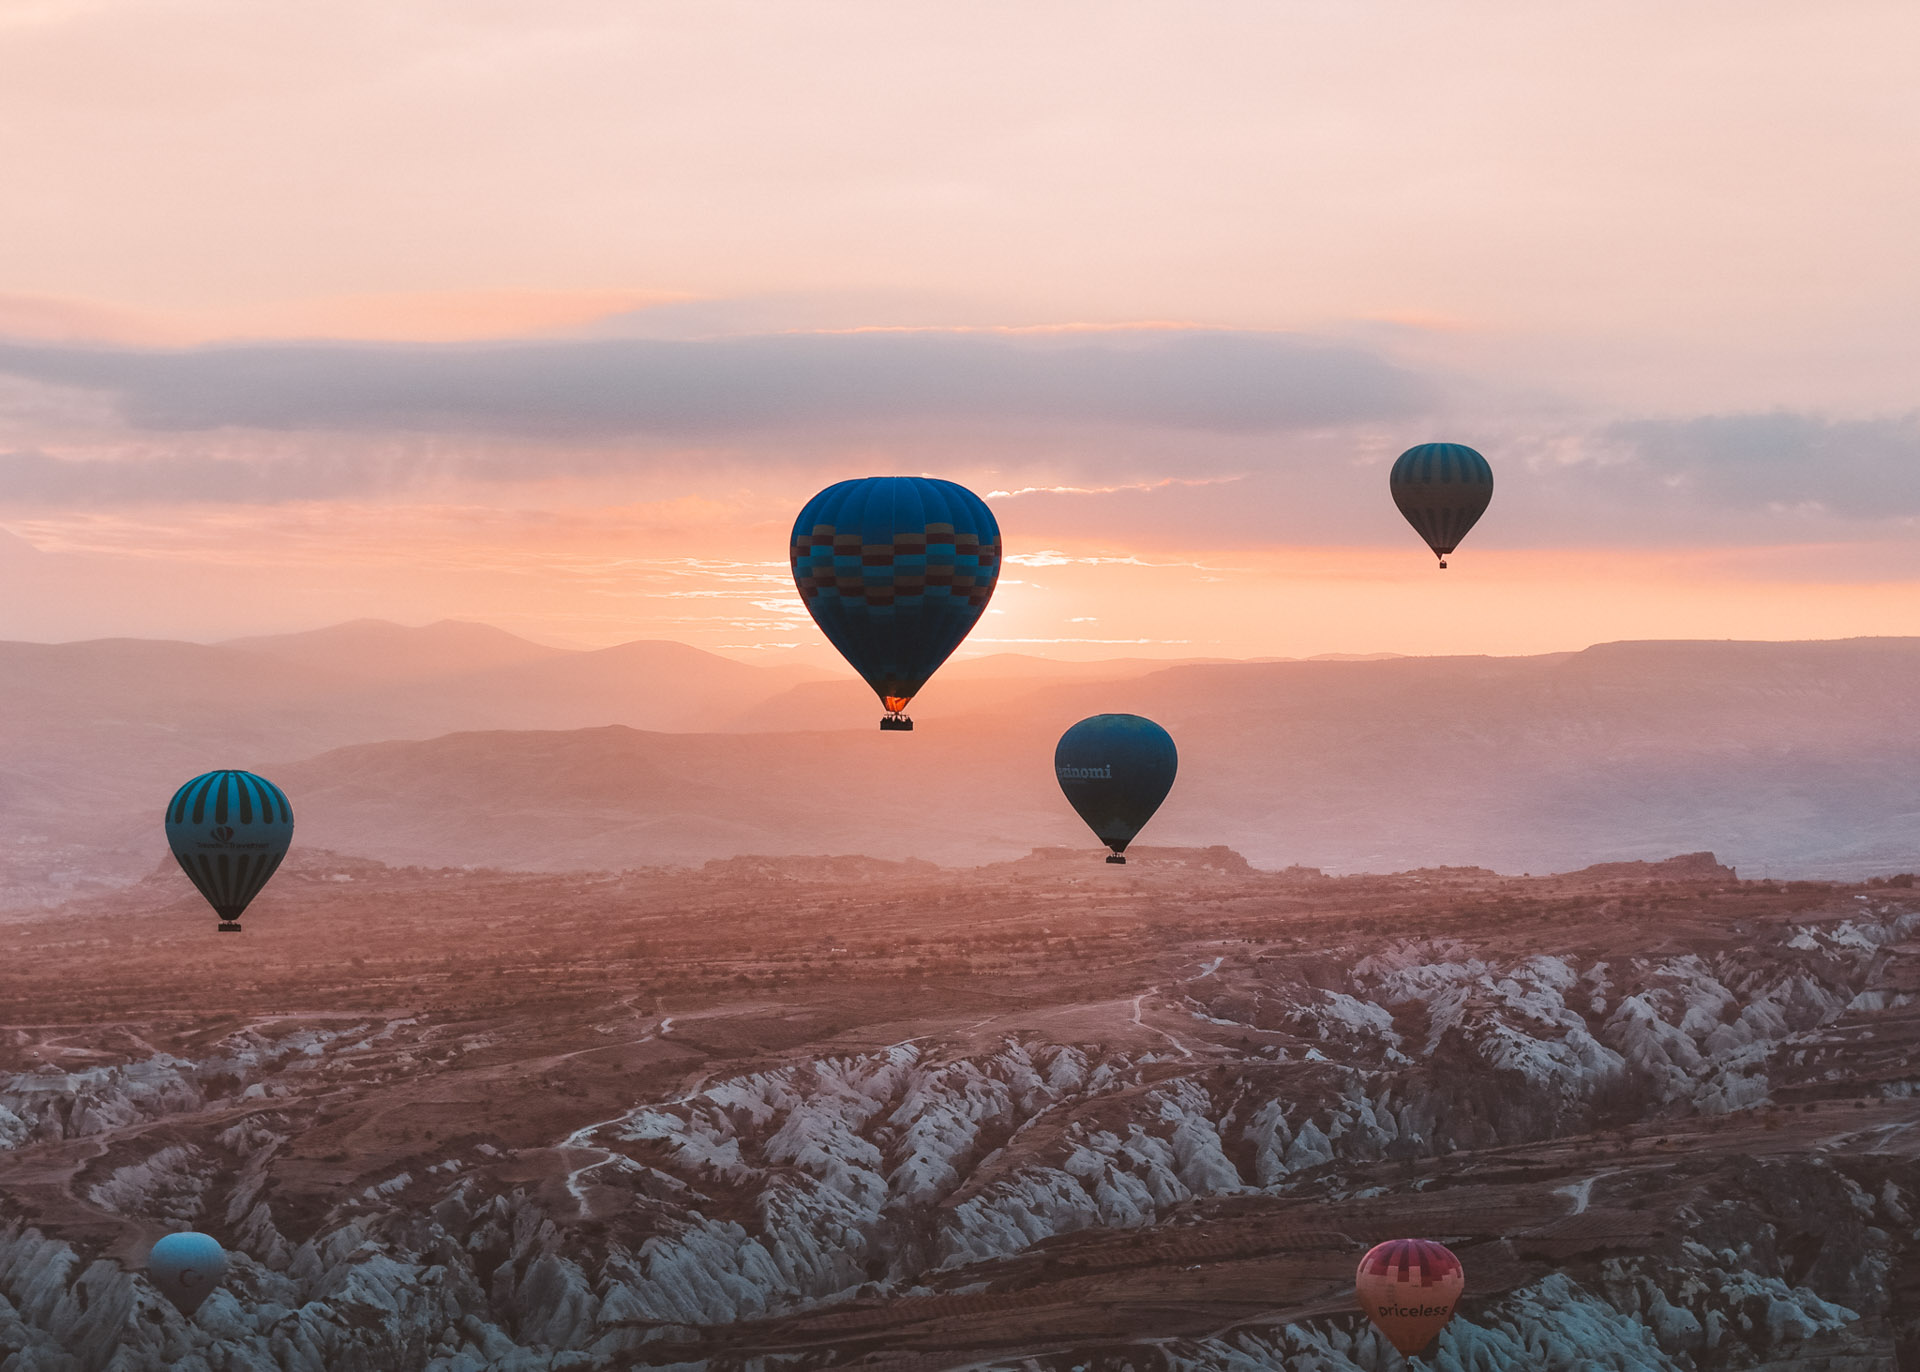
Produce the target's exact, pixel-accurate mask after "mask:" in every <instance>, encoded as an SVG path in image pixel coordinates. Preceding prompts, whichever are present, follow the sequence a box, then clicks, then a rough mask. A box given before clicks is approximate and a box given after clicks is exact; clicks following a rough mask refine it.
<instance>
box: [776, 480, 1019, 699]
mask: <svg viewBox="0 0 1920 1372" xmlns="http://www.w3.org/2000/svg"><path fill="white" fill-rule="evenodd" d="M791 553H792V559H793V581H794V584H795V585H796V586H798V587H799V588H800V598H801V599H802V600H804V601H805V602H806V606H807V612H808V613H809V614H811V615H812V616H813V621H814V623H816V624H818V625H819V626H820V631H821V632H822V633H824V634H825V635H826V636H827V641H828V642H830V643H832V644H833V646H834V647H836V648H838V649H839V650H840V653H841V656H843V657H845V658H846V659H847V661H848V662H850V663H851V664H853V669H854V670H855V671H856V672H858V673H860V675H861V676H863V677H865V678H866V681H867V684H868V685H869V686H871V687H873V690H874V694H875V695H877V696H879V697H880V701H881V704H883V705H884V706H885V707H886V711H887V714H886V717H885V718H884V719H882V720H881V721H880V727H881V728H882V729H911V728H912V727H913V721H912V720H910V719H908V718H907V717H906V715H905V714H904V713H902V712H903V711H904V710H905V709H906V708H907V702H908V701H910V700H912V699H913V698H914V696H916V695H918V694H919V692H920V688H921V687H922V686H925V685H926V684H927V678H928V677H930V676H932V675H933V674H934V672H935V671H936V670H937V669H938V668H939V666H940V664H941V663H943V662H945V661H946V660H947V658H948V656H949V655H950V654H951V653H952V652H953V650H954V649H955V648H958V647H959V646H960V642H961V640H962V639H964V638H965V637H966V636H967V633H968V631H969V630H971V629H972V628H973V626H974V623H975V622H976V621H977V620H978V619H979V618H980V616H981V615H982V614H984V613H985V612H986V608H987V601H988V600H989V599H991V598H992V596H993V586H994V582H995V581H997V580H998V579H999V577H1000V525H999V524H998V523H997V522H995V520H994V517H993V511H992V510H989V509H988V508H987V505H986V502H985V501H983V500H982V499H980V497H979V496H977V495H975V494H974V493H973V492H972V491H970V490H968V489H967V488H966V487H965V486H959V485H956V484H954V483H953V482H951V481H939V480H936V479H934V478H932V477H923V476H870V477H865V478H863V479H861V480H857V481H842V482H839V483H837V484H835V485H832V486H829V487H827V489H826V490H824V491H822V492H820V494H819V495H816V496H815V497H814V498H813V499H812V500H809V501H808V502H807V504H806V507H805V508H804V509H802V510H801V511H800V517H799V518H798V519H796V520H794V522H793V544H792V549H791Z"/></svg>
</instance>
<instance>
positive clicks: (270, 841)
mask: <svg viewBox="0 0 1920 1372" xmlns="http://www.w3.org/2000/svg"><path fill="white" fill-rule="evenodd" d="M291 842H293V807H292V806H291V805H289V804H287V796H286V793H285V792H284V791H282V790H281V789H280V788H279V787H278V786H275V785H274V784H273V783H272V782H271V781H268V780H267V779H266V778H265V777H257V776H255V775H254V774H253V773H252V772H236V771H224V772H206V773H203V774H202V775H200V776H197V777H195V778H194V779H193V780H192V781H189V782H188V783H187V784H186V785H185V786H182V787H181V788H180V789H179V790H178V791H175V792H174V793H173V799H172V800H171V801H169V802H168V803H167V846H168V847H169V848H171V849H173V856H174V860H175V861H177V862H178V863H179V864H180V867H181V870H183V871H184V872H186V874H187V876H188V877H189V878H190V879H191V880H192V882H193V884H194V885H195V886H197V887H199V888H200V894H201V895H203V896H205V897H206V898H207V903H208V904H209V905H211V906H212V907H213V909H214V913H216V914H218V915H219V916H220V919H221V927H222V928H229V927H231V928H236V929H237V928H238V927H239V925H238V923H237V921H238V920H239V918H240V912H241V911H243V910H245V909H246V908H247V904H248V902H250V901H251V900H252V899H253V898H254V897H255V896H257V895H259V894H260V888H261V887H262V886H265V885H266V884H267V878H268V877H270V876H272V875H273V873H274V869H276V868H277V867H279V865H280V859H281V858H283V857H285V856H286V855H287V845H288V844H289V843H291Z"/></svg>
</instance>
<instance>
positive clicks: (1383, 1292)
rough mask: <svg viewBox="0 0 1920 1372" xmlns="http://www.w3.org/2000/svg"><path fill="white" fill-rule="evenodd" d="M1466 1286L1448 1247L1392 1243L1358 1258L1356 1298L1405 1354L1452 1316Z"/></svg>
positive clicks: (1427, 1340) (1408, 1241)
mask: <svg viewBox="0 0 1920 1372" xmlns="http://www.w3.org/2000/svg"><path fill="white" fill-rule="evenodd" d="M1466 1284H1467V1274H1466V1269H1464V1268H1463V1267H1461V1266H1460V1259H1458V1258H1456V1257H1454V1256H1453V1254H1452V1253H1451V1252H1449V1251H1448V1250H1447V1248H1446V1246H1445V1245H1444V1244H1438V1243H1434V1242H1433V1241H1431V1240H1430V1239H1389V1240H1388V1241H1387V1242H1386V1243H1381V1244H1375V1245H1374V1246H1373V1247H1372V1248H1370V1249H1368V1250H1367V1255H1366V1257H1364V1258H1362V1259H1360V1271H1359V1274H1358V1275H1357V1276H1356V1277H1355V1278H1354V1283H1353V1291H1354V1295H1355V1296H1357V1297H1359V1300H1360V1308H1361V1309H1362V1310H1364V1311H1366V1313H1367V1318H1368V1319H1370V1320H1372V1321H1373V1322H1374V1324H1375V1326H1377V1327H1378V1328H1379V1330H1380V1332H1381V1333H1382V1334H1385V1335H1386V1336H1387V1342H1389V1343H1391V1344H1392V1345H1393V1346H1394V1347H1395V1348H1397V1349H1399V1350H1400V1351H1401V1352H1402V1353H1409V1354H1411V1353H1418V1352H1419V1351H1420V1350H1421V1349H1423V1348H1425V1347H1426V1346H1427V1345H1428V1344H1430V1343H1432V1342H1433V1340H1434V1339H1435V1338H1436V1337H1437V1336H1438V1335H1439V1333H1440V1331H1441V1330H1442V1329H1444V1328H1445V1327H1446V1324H1447V1321H1448V1320H1450V1319H1452V1318H1453V1304H1454V1302H1455V1301H1457V1300H1459V1299H1460V1290H1461V1288H1462V1287H1464V1286H1465V1285H1466Z"/></svg>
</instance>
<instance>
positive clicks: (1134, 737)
mask: <svg viewBox="0 0 1920 1372" xmlns="http://www.w3.org/2000/svg"><path fill="white" fill-rule="evenodd" d="M1179 766H1180V754H1179V752H1178V751H1177V750H1176V749H1175V748H1174V746H1173V739H1172V738H1171V737H1169V736H1168V734H1167V731H1166V730H1165V729H1162V728H1161V727H1160V726H1159V725H1158V724H1155V723H1154V722H1153V721H1152V720H1150V719H1142V718H1141V717H1140V716H1139V715H1095V716H1093V717H1092V718H1091V719H1083V720H1081V721H1080V722H1079V723H1078V724H1076V725H1074V726H1073V727H1072V728H1071V729H1069V730H1067V731H1066V733H1064V734H1062V735H1060V742H1059V743H1058V744H1056V745H1055V746H1054V750H1053V772H1054V775H1055V776H1057V777H1058V778H1059V779H1060V789H1061V790H1062V791H1064V792H1066V796H1067V801H1068V803H1069V804H1071V805H1072V806H1073V808H1074V809H1076V810H1078V811H1079V812H1080V818H1082V819H1084V820H1085V821H1086V822H1087V827H1088V828H1090V829H1092V830H1093V832H1094V834H1095V835H1096V836H1097V837H1098V838H1099V840H1100V841H1101V842H1102V843H1104V844H1106V845H1107V847H1109V848H1111V849H1113V852H1112V853H1111V854H1109V855H1108V857H1107V861H1108V862H1125V861H1126V858H1125V857H1123V856H1122V854H1123V853H1125V852H1126V851H1127V845H1128V844H1129V843H1131V842H1133V836H1134V835H1135V834H1137V833H1139V832H1140V831H1141V829H1143V828H1145V827H1146V823H1147V821H1148V820H1150V819H1152V818H1153V812H1154V811H1155V810H1158V809H1159V808H1160V802H1161V801H1163V800H1165V799H1166V798H1167V792H1168V791H1170V790H1172V789H1173V774H1174V773H1175V772H1176V771H1177V770H1178V769H1179Z"/></svg>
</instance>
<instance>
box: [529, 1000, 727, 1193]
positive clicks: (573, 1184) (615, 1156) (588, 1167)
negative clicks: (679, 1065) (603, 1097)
mask: <svg viewBox="0 0 1920 1372" xmlns="http://www.w3.org/2000/svg"><path fill="white" fill-rule="evenodd" d="M672 1028H673V1016H672V1015H668V1016H666V1017H665V1018H663V1019H662V1020H661V1021H660V1025H659V1027H658V1028H657V1029H655V1030H654V1031H653V1032H652V1033H650V1034H642V1035H641V1036H640V1037H639V1038H637V1039H633V1040H631V1042H632V1043H651V1042H652V1041H653V1040H654V1039H658V1038H665V1037H666V1035H667V1032H668V1030H670V1029H672ZM589 1051H594V1052H597V1051H599V1049H597V1048H596V1049H593V1050H589ZM561 1056H563V1057H572V1056H574V1055H573V1054H571V1053H568V1054H562V1055H561ZM708 1075H709V1074H708V1073H705V1072H703V1073H701V1074H700V1076H699V1077H697V1078H696V1079H695V1081H694V1085H693V1086H692V1087H691V1088H689V1089H688V1091H687V1092H686V1093H684V1094H683V1095H682V1096H681V1097H680V1098H679V1100H677V1101H663V1102H661V1104H664V1105H677V1104H682V1103H684V1102H685V1101H688V1100H691V1099H692V1097H693V1094H694V1092H695V1091H697V1090H698V1089H699V1087H700V1086H701V1085H702V1084H704V1083H705V1081H706V1079H707V1076H708ZM638 1108H639V1107H638V1106H629V1107H628V1108H627V1109H625V1110H622V1111H621V1112H620V1113H619V1114H617V1115H615V1116H614V1117H613V1118H612V1119H604V1120H599V1121H597V1122H596V1123H593V1124H583V1125H581V1126H580V1127H579V1128H578V1129H576V1130H574V1131H573V1132H572V1133H571V1134H568V1135H567V1136H566V1137H565V1138H564V1139H561V1140H560V1142H559V1143H558V1144H556V1145H555V1147H556V1148H557V1149H558V1150H559V1151H561V1152H566V1153H598V1154H599V1155H600V1160H599V1161H598V1162H589V1163H585V1164H583V1165H582V1166H579V1167H576V1168H574V1169H573V1171H571V1172H569V1173H567V1194H568V1195H570V1196H572V1197H573V1199H574V1203H575V1204H576V1205H578V1206H579V1207H580V1214H581V1215H582V1217H586V1216H588V1215H589V1214H590V1213H591V1212H590V1210H589V1208H588V1205H587V1189H586V1186H585V1184H584V1182H583V1178H585V1177H586V1175H587V1173H589V1172H597V1171H599V1170H600V1169H601V1168H602V1167H605V1166H607V1165H608V1164H610V1163H615V1162H625V1161H626V1158H625V1157H623V1156H622V1155H621V1154H619V1153H616V1152H614V1151H613V1150H612V1149H610V1148H602V1147H600V1146H599V1145H598V1144H596V1143H594V1142H593V1141H592V1140H593V1136H594V1135H595V1134H597V1133H599V1132H600V1131H601V1130H602V1129H605V1128H606V1127H607V1126H608V1125H610V1124H618V1123H619V1122H620V1121H621V1120H623V1119H625V1118H626V1117H627V1116H628V1115H631V1114H632V1113H633V1112H634V1110H636V1109H638Z"/></svg>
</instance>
